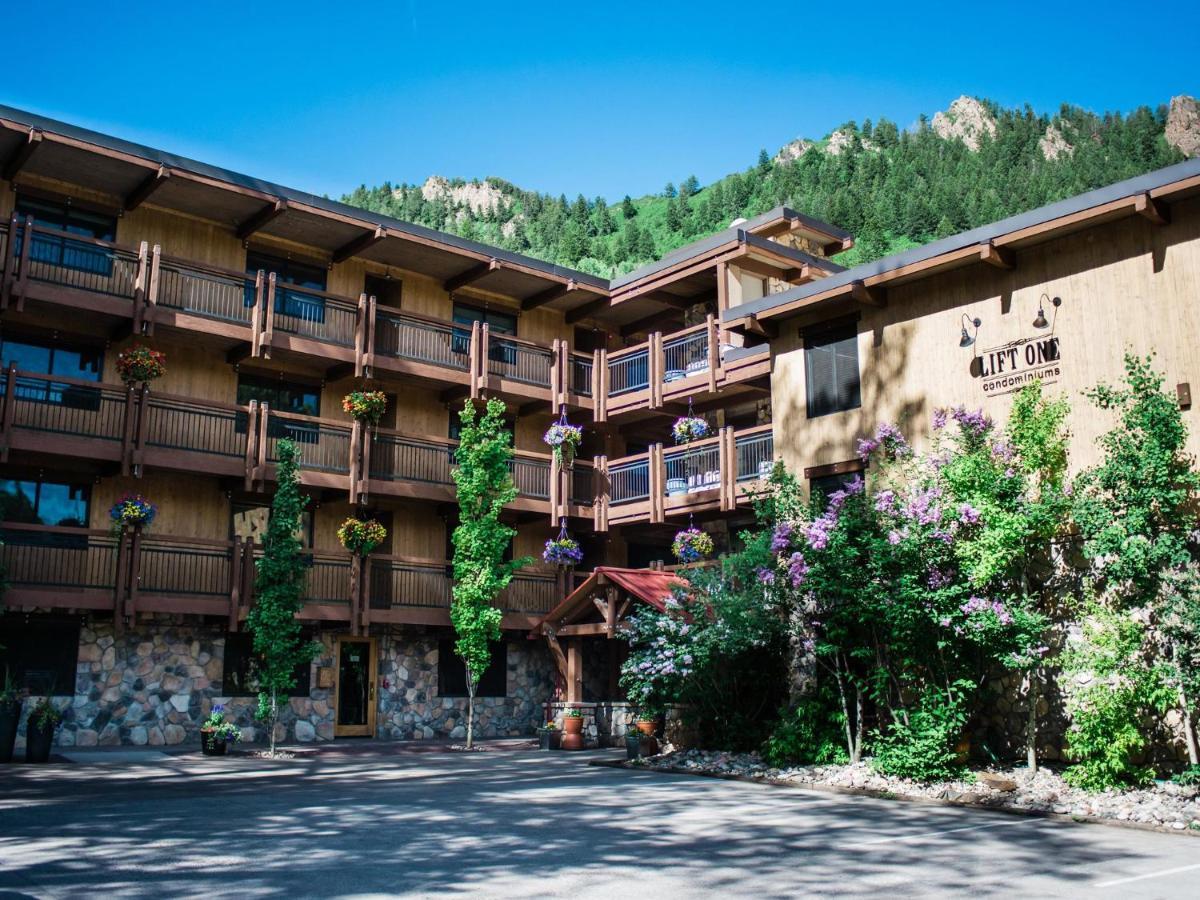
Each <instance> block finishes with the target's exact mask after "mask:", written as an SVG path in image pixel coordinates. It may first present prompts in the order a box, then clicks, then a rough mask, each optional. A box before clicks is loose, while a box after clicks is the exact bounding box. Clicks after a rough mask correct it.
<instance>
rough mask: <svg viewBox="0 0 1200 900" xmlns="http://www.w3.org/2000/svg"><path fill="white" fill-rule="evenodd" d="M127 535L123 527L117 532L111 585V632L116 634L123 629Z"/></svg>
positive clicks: (127, 554) (126, 581) (127, 557)
mask: <svg viewBox="0 0 1200 900" xmlns="http://www.w3.org/2000/svg"><path fill="white" fill-rule="evenodd" d="M127 537H128V535H127V534H126V533H125V529H124V528H122V529H121V531H120V532H119V533H118V534H117V577H116V579H115V584H114V586H113V632H114V633H115V634H118V635H119V634H122V633H124V631H125V591H126V589H127V587H128V585H129V552H128V550H127V549H126V538H127Z"/></svg>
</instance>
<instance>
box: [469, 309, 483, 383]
mask: <svg viewBox="0 0 1200 900" xmlns="http://www.w3.org/2000/svg"><path fill="white" fill-rule="evenodd" d="M480 340H481V338H480V328H479V323H478V322H472V323H471V343H470V346H469V347H468V348H467V357H468V361H469V365H470V373H471V374H470V378H471V399H472V400H474V399H475V398H477V397H478V396H479V393H480V391H481V390H482V376H481V374H480V371H479V342H480Z"/></svg>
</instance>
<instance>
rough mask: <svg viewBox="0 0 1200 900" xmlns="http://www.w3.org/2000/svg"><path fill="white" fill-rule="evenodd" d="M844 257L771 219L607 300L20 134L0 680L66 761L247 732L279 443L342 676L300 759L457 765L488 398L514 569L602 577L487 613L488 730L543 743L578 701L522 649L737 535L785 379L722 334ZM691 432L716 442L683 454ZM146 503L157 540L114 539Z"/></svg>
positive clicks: (796, 219)
mask: <svg viewBox="0 0 1200 900" xmlns="http://www.w3.org/2000/svg"><path fill="white" fill-rule="evenodd" d="M850 240H851V239H850V236H849V235H848V234H846V233H845V232H842V231H840V230H839V229H836V228H834V227H832V226H829V225H826V224H824V223H821V222H818V221H815V220H813V219H810V218H808V217H806V216H803V215H801V214H799V213H796V212H794V211H792V210H789V209H786V208H780V209H776V210H773V211H771V212H769V213H766V214H764V215H762V216H759V217H757V218H755V219H752V220H749V221H746V222H740V223H736V224H735V225H734V226H731V227H730V228H729V229H727V230H726V231H723V232H721V233H719V234H717V235H714V236H713V237H711V238H708V239H705V240H703V241H699V242H697V243H696V244H693V245H690V246H689V247H685V248H681V249H680V250H678V251H676V252H675V253H673V254H671V255H669V256H668V257H667V258H665V259H664V260H662V261H660V262H658V263H656V264H654V265H652V266H648V267H646V268H645V269H642V270H639V271H637V272H633V273H630V274H629V275H628V276H625V277H624V278H621V279H618V280H615V281H613V282H612V283H609V282H608V281H606V280H604V279H600V278H596V277H594V276H591V275H588V274H585V273H582V272H575V271H571V270H567V269H564V268H562V267H559V266H555V265H551V264H547V263H545V262H542V261H539V260H535V259H531V258H527V257H522V256H520V255H518V254H514V253H510V252H507V251H503V250H500V249H497V248H493V247H488V246H484V245H482V244H478V243H475V242H472V241H468V240H464V239H462V238H458V237H455V236H453V235H448V234H443V233H439V232H435V231H432V230H430V229H426V228H422V227H420V226H416V225H412V224H409V223H405V222H401V221H398V220H394V219H391V218H388V217H386V216H381V215H376V214H373V213H369V212H366V211H364V210H361V209H357V208H353V207H349V206H346V205H343V204H340V203H336V202H332V201H329V200H326V199H323V198H319V197H315V196H313V195H310V194H306V193H303V192H301V191H296V190H292V189H289V188H285V187H283V186H280V185H275V184H270V183H266V182H263V181H261V180H258V179H254V178H250V177H247V176H243V175H239V174H237V173H233V172H228V171H225V170H221V169H218V168H215V167H213V166H209V165H206V164H204V163H201V162H197V161H193V160H188V159H184V158H181V157H177V156H174V155H172V154H169V153H165V152H162V151H159V150H155V149H152V148H149V147H144V146H139V145H135V144H131V143H129V142H126V141H123V140H120V139H118V138H114V137H110V136H107V135H102V134H97V133H94V132H90V131H86V130H83V129H80V128H76V127H74V126H71V125H68V124H65V123H61V122H56V121H52V120H49V119H45V118H43V117H40V116H37V115H33V114H29V113H25V112H21V111H19V110H14V109H9V108H5V107H0V363H2V364H3V366H4V373H3V376H2V377H0V502H3V504H4V509H3V510H0V533H2V538H3V541H4V546H3V551H2V554H3V561H4V565H5V567H6V571H7V584H8V587H7V589H6V591H5V592H4V595H3V600H2V601H0V602H2V605H3V606H4V613H3V616H2V617H0V644H3V645H4V646H5V648H6V649H5V650H4V651H2V652H3V654H4V661H5V663H6V664H7V665H8V666H9V667H10V669H11V670H12V672H13V674H14V677H16V678H17V679H18V680H20V681H22V682H23V683H24V684H25V686H26V687H27V688H28V689H29V690H31V691H32V692H33V693H35V694H36V693H43V694H50V695H53V696H54V697H55V698H56V702H57V703H59V705H61V706H62V707H64V709H66V710H68V712H67V718H66V722H65V724H64V727H63V728H62V729H61V731H60V733H59V740H60V742H61V743H63V744H77V745H90V744H95V743H102V744H109V743H134V744H142V743H150V744H160V743H161V744H174V743H180V742H182V741H185V740H192V739H194V738H195V736H196V731H197V729H198V726H199V722H200V721H201V719H202V718H203V717H204V715H206V714H207V712H208V710H209V709H210V707H211V706H212V705H213V704H214V703H216V702H221V703H224V704H225V705H226V706H227V707H228V708H229V709H230V710H231V711H232V712H233V713H234V714H235V715H236V716H237V717H238V719H239V720H240V721H241V723H242V724H244V725H247V726H250V727H251V728H253V725H252V722H251V719H250V715H249V708H250V707H251V705H252V702H251V700H250V698H249V697H248V696H247V692H248V683H247V678H246V674H247V657H248V653H249V648H248V641H247V636H246V635H245V633H244V631H243V628H242V623H243V622H244V619H245V616H246V613H247V611H248V609H249V608H250V606H251V605H252V604H253V602H254V596H253V594H254V577H253V575H254V560H255V558H256V555H257V554H259V553H260V552H261V546H260V545H259V544H258V543H257V539H258V538H259V537H260V535H261V533H262V531H263V529H264V528H265V523H266V515H267V510H268V508H269V504H270V498H271V494H272V491H273V488H274V477H275V462H276V452H277V445H278V441H279V440H281V439H283V438H290V439H292V440H294V441H296V442H297V443H298V444H299V445H300V448H301V452H302V486H303V490H304V491H305V493H306V494H307V495H308V496H309V498H310V504H309V513H308V516H307V518H306V522H305V527H304V534H303V541H304V543H305V546H306V549H307V550H308V552H309V554H310V559H311V574H310V577H309V582H308V588H307V598H306V603H305V607H304V610H303V612H302V614H301V618H302V619H303V621H304V623H305V625H306V627H307V628H309V629H310V630H311V632H312V633H313V635H314V636H316V637H317V638H319V640H320V641H321V643H322V646H323V651H322V653H321V655H320V656H319V657H318V659H317V660H316V661H315V662H314V664H313V665H312V666H306V667H302V668H301V671H299V672H298V685H297V689H296V692H295V693H296V696H295V697H293V698H291V703H290V709H289V713H288V716H287V721H286V723H285V728H286V732H287V735H286V736H287V737H290V738H295V739H299V740H314V739H318V740H323V739H332V738H333V737H335V736H341V735H346V736H349V735H378V736H380V737H396V738H407V737H433V736H435V735H442V736H445V735H457V734H459V733H460V729H461V728H462V710H463V708H464V706H465V704H464V701H463V698H462V694H463V683H462V672H461V666H460V664H459V663H458V662H457V660H455V659H454V658H453V657H452V655H451V654H450V652H449V639H450V635H451V633H450V630H449V618H448V606H449V598H450V580H449V577H448V571H449V570H448V563H447V560H448V556H449V534H450V531H451V530H452V528H453V524H454V517H455V514H456V507H455V501H454V491H453V484H452V481H451V478H450V470H451V466H452V461H453V452H454V446H455V437H456V424H457V411H458V410H459V409H461V407H462V405H463V403H464V402H466V401H468V400H479V399H482V398H484V397H499V398H501V399H502V400H504V402H505V403H506V405H507V408H508V411H509V416H510V419H511V423H512V428H513V432H514V439H515V446H516V454H515V458H514V461H513V476H514V480H515V482H516V484H517V486H518V488H519V490H520V496H519V497H518V499H517V500H516V501H515V502H514V503H513V504H512V505H511V508H510V509H509V511H508V515H509V516H510V517H511V521H512V523H513V524H514V526H515V527H516V528H517V530H518V535H517V538H516V540H515V542H514V546H513V553H514V554H515V555H518V556H519V555H532V556H538V557H540V551H541V548H542V544H543V542H544V541H545V540H546V539H547V538H548V537H550V536H552V535H553V534H554V533H556V532H557V530H558V527H559V524H560V523H562V522H565V523H566V524H567V527H568V528H569V529H570V530H571V532H572V533H573V534H574V535H575V536H576V537H578V538H579V539H580V541H581V543H582V544H583V546H584V549H585V561H584V565H583V566H582V567H581V569H582V570H583V571H580V572H578V573H574V574H573V575H572V576H571V577H566V576H564V575H563V574H562V573H559V572H555V571H552V570H548V569H546V568H544V567H541V566H535V567H533V568H531V569H528V570H525V571H523V572H522V573H521V574H519V575H518V576H517V578H516V580H515V581H514V583H513V585H512V586H511V587H510V589H509V590H508V591H507V593H506V594H505V596H504V597H503V598H501V601H500V602H501V604H502V606H503V610H504V628H505V633H506V640H505V641H504V642H502V644H501V645H500V646H498V647H497V650H496V656H495V659H494V661H493V667H492V669H490V670H489V673H488V675H487V677H486V678H485V683H484V686H483V687H484V690H483V693H484V694H485V695H486V696H485V697H484V699H483V713H482V716H481V722H480V725H481V730H482V733H483V734H485V735H502V734H513V733H527V732H528V731H529V730H530V729H531V728H532V726H533V725H535V724H537V722H538V721H540V720H541V717H542V716H543V715H544V704H545V703H546V702H548V701H549V700H550V699H551V697H552V695H553V694H554V692H555V683H556V680H558V681H560V682H561V681H562V679H563V678H564V677H565V674H566V673H565V672H559V671H558V667H557V666H556V665H555V659H554V657H553V656H552V655H551V654H550V652H549V650H548V648H547V646H546V644H545V642H543V641H541V640H528V639H527V636H528V634H529V632H530V629H534V628H536V627H537V626H538V625H539V623H540V622H541V621H542V619H543V618H544V616H545V615H546V614H547V613H548V612H550V611H551V610H552V609H554V608H555V607H556V606H558V605H559V604H560V602H561V601H562V600H563V598H564V597H565V596H567V595H568V594H569V593H570V592H571V590H572V588H573V587H574V584H575V583H576V582H583V581H585V580H586V578H587V577H588V575H587V573H588V571H590V570H591V569H593V568H594V567H596V566H601V565H608V566H617V567H633V568H641V567H644V566H646V565H647V564H648V563H650V562H652V561H654V560H664V559H666V558H667V556H668V555H669V549H668V548H669V544H670V540H671V536H672V535H673V533H674V531H675V530H677V528H678V527H679V524H680V523H681V522H686V521H687V520H688V518H689V517H694V518H695V520H697V521H699V522H701V523H703V524H704V527H706V528H709V529H711V530H713V531H714V533H716V534H717V535H718V537H720V536H721V535H722V534H723V533H724V531H725V530H726V529H727V528H728V523H729V522H730V521H736V520H737V517H739V516H740V517H745V516H746V515H747V514H748V501H747V488H748V487H749V486H751V485H752V484H753V483H754V482H756V481H757V479H758V478H759V476H760V475H761V473H762V472H763V471H765V467H766V466H768V465H769V464H770V462H771V460H773V459H774V456H775V453H774V449H773V440H774V434H773V432H772V428H771V425H770V405H769V403H768V398H769V391H770V378H771V373H770V363H769V354H768V348H767V347H766V346H765V344H764V343H763V342H761V341H757V344H758V345H757V346H751V344H753V343H755V341H753V340H751V341H747V340H746V339H744V338H743V336H742V335H741V334H739V333H736V332H734V331H731V330H729V329H727V328H725V327H724V326H723V325H722V324H721V321H722V316H723V315H726V314H727V313H728V311H729V310H731V309H735V308H738V307H739V306H743V305H745V304H747V303H753V302H758V301H759V299H760V298H762V297H765V296H768V295H772V292H786V291H787V290H789V289H795V288H796V287H797V286H803V285H807V284H809V283H811V282H813V281H815V280H818V279H823V278H828V277H834V276H836V275H837V274H839V273H840V272H841V269H840V267H838V266H836V265H835V264H833V263H832V262H830V261H828V260H827V259H826V258H825V257H826V256H827V255H828V254H831V253H835V252H838V251H840V250H841V249H844V248H845V247H848V246H849V245H850ZM135 344H142V345H147V346H150V347H152V348H154V349H156V350H160V351H162V352H164V353H165V354H166V360H167V362H166V369H167V371H166V374H165V376H164V377H162V378H161V379H159V380H157V381H154V382H153V383H151V384H149V385H148V386H146V385H139V386H133V387H129V386H126V385H125V384H123V383H122V382H121V380H120V378H119V377H118V373H117V369H116V359H117V355H118V353H119V352H120V351H121V350H122V349H125V348H128V347H130V346H132V345H135ZM364 384H367V385H372V386H375V387H377V388H378V389H380V390H382V391H384V392H385V393H386V394H387V396H388V398H389V406H388V412H387V414H386V416H385V418H384V421H383V422H382V423H381V424H380V425H379V426H378V427H366V426H363V425H361V424H359V423H357V422H355V421H354V420H353V419H352V418H351V417H350V416H348V415H347V414H345V413H343V411H342V408H341V399H342V397H343V396H344V395H345V394H346V393H348V392H349V391H350V390H353V389H355V388H357V387H359V386H360V385H364ZM689 406H690V407H691V408H693V409H694V410H695V411H697V412H699V413H701V414H703V415H705V416H706V417H707V418H708V419H709V421H710V422H711V423H712V425H713V426H714V435H713V436H712V437H711V438H708V439H706V440H704V441H699V442H697V443H694V444H692V445H689V446H686V447H680V448H676V447H673V446H671V441H670V425H671V422H672V421H673V420H674V418H676V417H677V416H678V415H680V414H681V413H683V412H686V411H687V409H688V408H689ZM563 411H565V412H566V413H567V415H568V416H569V417H570V419H571V421H573V422H576V423H579V424H583V425H584V426H585V428H586V429H587V438H586V442H585V445H584V448H583V454H582V458H581V459H580V460H579V461H577V462H576V464H575V466H574V468H573V469H571V470H568V471H561V470H560V469H559V467H558V466H557V465H556V464H555V463H554V461H553V460H552V458H551V456H550V454H549V453H548V452H547V448H546V447H545V445H544V444H543V443H542V438H541V436H542V434H543V433H544V431H545V430H546V428H547V426H548V425H549V424H550V423H551V422H552V421H553V420H554V419H555V418H556V417H557V416H558V415H559V414H560V413H561V412H563ZM127 492H136V493H139V494H142V495H144V496H145V497H146V498H148V499H149V500H151V501H152V502H153V503H155V504H156V505H157V507H158V513H157V517H156V519H155V521H154V523H153V525H152V527H151V528H149V529H148V530H146V531H145V532H144V533H138V534H125V535H115V534H114V533H113V531H112V529H111V527H110V526H111V523H110V521H109V509H110V507H111V506H112V505H113V504H114V503H115V502H117V500H118V499H119V498H120V497H121V496H123V495H124V494H125V493H127ZM351 514H359V515H370V516H373V517H375V518H377V519H379V520H380V521H381V522H382V523H383V524H384V525H385V526H386V527H387V529H388V532H389V537H388V541H387V543H386V544H385V545H384V546H383V547H381V548H379V549H378V550H377V551H376V552H374V553H372V554H371V555H370V557H369V558H368V559H366V560H365V561H363V562H359V561H357V560H355V559H352V558H351V556H350V555H349V554H347V553H346V552H345V551H344V550H342V548H341V547H340V546H339V544H338V542H337V539H336V530H337V528H338V525H339V524H340V523H341V522H342V521H343V520H344V519H345V518H346V517H347V516H349V515H351ZM580 690H582V689H580ZM605 692H606V693H611V692H612V691H611V690H610V689H608V688H606V689H605ZM578 693H579V691H577V690H569V691H568V695H569V699H571V700H573V701H583V700H584V699H585V698H584V697H583V696H577V694H578ZM593 699H607V700H611V699H614V698H613V697H609V696H605V697H597V698H593ZM258 737H261V735H258Z"/></svg>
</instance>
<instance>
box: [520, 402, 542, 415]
mask: <svg viewBox="0 0 1200 900" xmlns="http://www.w3.org/2000/svg"><path fill="white" fill-rule="evenodd" d="M549 408H550V406H549V404H548V403H546V401H545V400H534V401H533V402H532V403H522V404H521V405H520V406H518V407H517V416H518V417H521V416H532V415H535V414H537V413H540V412H546V410H547V409H549Z"/></svg>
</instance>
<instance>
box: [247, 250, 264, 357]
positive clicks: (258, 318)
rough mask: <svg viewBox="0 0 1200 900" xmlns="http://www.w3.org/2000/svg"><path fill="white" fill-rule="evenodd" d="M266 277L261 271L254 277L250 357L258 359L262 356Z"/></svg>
mask: <svg viewBox="0 0 1200 900" xmlns="http://www.w3.org/2000/svg"><path fill="white" fill-rule="evenodd" d="M265 278H266V275H265V274H264V273H263V270H262V269H259V270H258V272H257V273H256V274H255V276H254V308H253V309H251V310H250V355H251V356H252V357H254V358H256V359H257V358H258V357H259V356H261V355H262V326H263V312H262V307H263V280H264V279H265Z"/></svg>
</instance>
